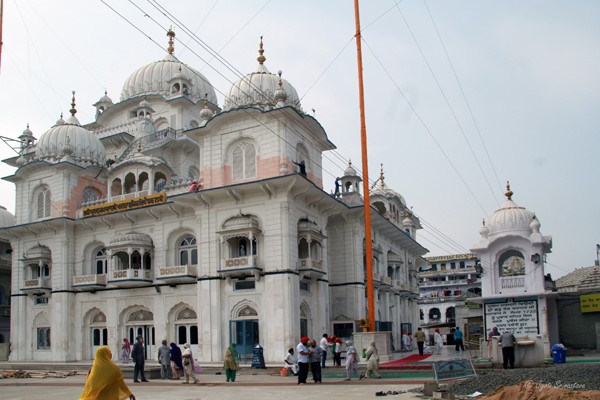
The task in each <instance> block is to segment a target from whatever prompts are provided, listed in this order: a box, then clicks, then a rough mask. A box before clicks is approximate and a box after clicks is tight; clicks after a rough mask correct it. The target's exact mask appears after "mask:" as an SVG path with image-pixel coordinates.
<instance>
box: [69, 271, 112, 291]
mask: <svg viewBox="0 0 600 400" xmlns="http://www.w3.org/2000/svg"><path fill="white" fill-rule="evenodd" d="M104 286H106V275H105V274H95V275H79V276H74V277H73V287H92V288H93V287H104Z"/></svg>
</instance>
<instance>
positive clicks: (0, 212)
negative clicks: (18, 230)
mask: <svg viewBox="0 0 600 400" xmlns="http://www.w3.org/2000/svg"><path fill="white" fill-rule="evenodd" d="M15 222H16V219H15V216H14V215H12V214H11V213H10V211H8V210H7V209H6V208H5V207H3V206H0V228H7V227H9V226H13V225H14V224H15Z"/></svg>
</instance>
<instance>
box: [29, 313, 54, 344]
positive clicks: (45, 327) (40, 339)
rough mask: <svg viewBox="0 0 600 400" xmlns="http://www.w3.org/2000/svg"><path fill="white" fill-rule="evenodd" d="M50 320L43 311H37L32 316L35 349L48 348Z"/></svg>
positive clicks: (49, 342)
mask: <svg viewBox="0 0 600 400" xmlns="http://www.w3.org/2000/svg"><path fill="white" fill-rule="evenodd" d="M50 327H51V325H50V320H49V319H48V316H47V315H46V313H45V312H43V311H42V312H40V313H38V314H37V315H36V316H35V317H34V318H33V334H34V337H35V341H36V346H35V348H36V350H42V351H43V350H50V346H51V344H52V343H51V331H50V329H51V328H50Z"/></svg>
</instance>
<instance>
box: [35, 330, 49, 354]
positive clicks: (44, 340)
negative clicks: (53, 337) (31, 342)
mask: <svg viewBox="0 0 600 400" xmlns="http://www.w3.org/2000/svg"><path fill="white" fill-rule="evenodd" d="M37 348H38V350H50V328H49V327H44V328H37Z"/></svg>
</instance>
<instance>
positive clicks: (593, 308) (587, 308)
mask: <svg viewBox="0 0 600 400" xmlns="http://www.w3.org/2000/svg"><path fill="white" fill-rule="evenodd" d="M579 306H580V308H581V313H590V312H600V293H594V294H582V295H581V296H579Z"/></svg>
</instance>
